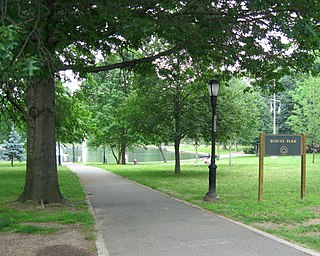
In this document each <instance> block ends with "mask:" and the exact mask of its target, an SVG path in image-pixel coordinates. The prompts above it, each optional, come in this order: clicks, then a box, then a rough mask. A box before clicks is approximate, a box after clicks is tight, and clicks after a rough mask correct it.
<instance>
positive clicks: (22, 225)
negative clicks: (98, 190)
mask: <svg viewBox="0 0 320 256" xmlns="http://www.w3.org/2000/svg"><path fill="white" fill-rule="evenodd" d="M58 175H59V183H60V189H61V192H62V194H63V195H64V197H65V198H67V199H68V202H69V204H68V206H66V205H47V206H46V207H45V208H43V207H41V206H40V205H38V204H34V203H32V202H28V203H25V204H22V203H18V202H16V201H15V200H16V198H17V197H18V196H19V194H20V193H21V192H22V191H23V187H24V180H25V163H15V166H14V167H11V166H10V163H9V162H0V233H1V232H19V233H24V234H30V233H35V234H47V233H53V232H55V231H56V230H58V228H57V227H50V226H49V227H41V226H38V225H37V224H36V223H39V224H41V223H53V224H77V225H81V226H82V227H83V229H84V230H85V232H86V233H88V236H92V234H91V233H92V232H91V231H92V230H93V217H92V215H91V214H90V212H89V210H88V206H87V203H86V198H85V194H84V191H83V189H82V186H81V184H80V182H79V180H78V178H77V176H76V175H75V174H74V173H72V172H71V171H69V169H68V168H66V167H59V174H58Z"/></svg>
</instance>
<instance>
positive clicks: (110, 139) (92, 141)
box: [78, 70, 137, 163]
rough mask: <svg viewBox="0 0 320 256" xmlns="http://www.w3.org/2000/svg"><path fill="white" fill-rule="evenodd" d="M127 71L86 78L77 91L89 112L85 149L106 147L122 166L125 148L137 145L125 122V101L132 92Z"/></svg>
mask: <svg viewBox="0 0 320 256" xmlns="http://www.w3.org/2000/svg"><path fill="white" fill-rule="evenodd" d="M131 77H132V74H131V72H130V71H126V70H123V71H119V70H114V71H110V72H105V73H101V74H96V75H88V79H87V81H86V82H84V83H83V84H82V85H81V91H79V92H78V93H79V95H80V94H82V96H83V97H86V99H85V98H83V99H84V100H85V101H86V104H88V105H89V106H90V111H91V112H92V115H93V116H92V119H91V120H92V122H93V124H94V130H93V131H92V132H91V134H90V136H89V145H91V146H94V147H98V146H100V145H101V146H108V147H109V148H110V149H111V150H112V152H113V153H114V156H115V158H116V161H117V162H118V163H120V162H122V163H125V162H124V161H125V157H124V155H125V151H126V147H130V146H132V145H134V144H137V142H136V141H137V136H136V135H135V134H134V133H132V130H131V129H130V127H129V126H128V124H127V120H126V118H125V115H126V112H127V111H128V110H127V98H128V97H129V95H130V91H131V90H132V88H131V87H132V85H131V83H132V82H131Z"/></svg>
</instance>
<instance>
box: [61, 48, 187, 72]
mask: <svg viewBox="0 0 320 256" xmlns="http://www.w3.org/2000/svg"><path fill="white" fill-rule="evenodd" d="M179 49H181V47H180V46H175V47H173V48H171V49H169V50H166V51H163V52H160V53H158V54H156V55H153V56H149V57H144V58H140V59H135V60H130V61H124V62H118V63H114V64H109V65H105V66H99V67H97V66H87V67H80V66H77V65H68V66H62V67H61V68H59V69H58V71H65V70H70V69H71V70H73V71H80V70H81V71H85V72H88V73H98V72H101V71H108V70H112V69H117V68H128V67H133V66H136V65H138V64H142V63H147V62H152V61H154V60H156V59H158V58H160V57H163V56H168V55H170V54H172V53H174V52H176V51H178V50H179Z"/></svg>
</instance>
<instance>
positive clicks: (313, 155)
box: [312, 143, 316, 164]
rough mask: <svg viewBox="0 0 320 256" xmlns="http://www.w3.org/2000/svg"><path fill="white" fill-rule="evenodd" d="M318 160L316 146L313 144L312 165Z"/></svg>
mask: <svg viewBox="0 0 320 256" xmlns="http://www.w3.org/2000/svg"><path fill="white" fill-rule="evenodd" d="M315 158H316V144H315V143H312V163H313V164H314V160H315Z"/></svg>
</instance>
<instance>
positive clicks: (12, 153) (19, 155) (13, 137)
mask: <svg viewBox="0 0 320 256" xmlns="http://www.w3.org/2000/svg"><path fill="white" fill-rule="evenodd" d="M23 145H24V143H23V142H22V140H21V136H20V135H19V133H17V132H16V130H15V129H14V128H12V130H11V132H10V134H9V139H8V140H5V141H4V148H5V150H6V151H5V152H4V156H5V157H6V158H8V159H9V160H10V161H11V166H13V160H14V159H18V160H19V161H22V160H23V158H24V148H23Z"/></svg>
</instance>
